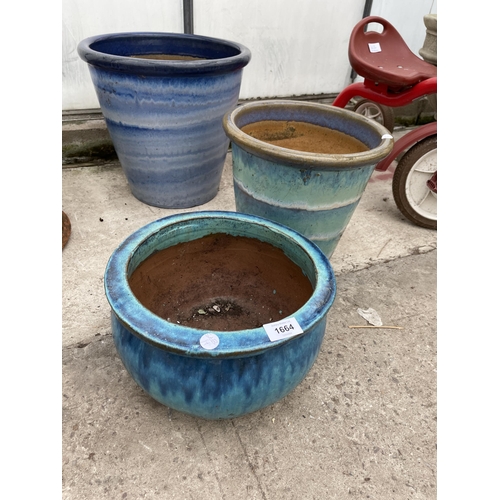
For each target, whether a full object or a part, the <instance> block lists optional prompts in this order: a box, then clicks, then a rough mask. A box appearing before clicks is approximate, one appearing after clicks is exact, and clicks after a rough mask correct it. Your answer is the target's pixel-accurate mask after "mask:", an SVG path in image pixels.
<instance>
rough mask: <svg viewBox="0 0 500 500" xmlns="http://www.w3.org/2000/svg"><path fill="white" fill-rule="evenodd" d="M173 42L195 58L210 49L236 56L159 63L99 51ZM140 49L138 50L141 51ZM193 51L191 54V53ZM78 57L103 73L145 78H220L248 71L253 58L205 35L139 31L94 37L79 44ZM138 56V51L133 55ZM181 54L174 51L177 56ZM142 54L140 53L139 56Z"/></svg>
mask: <svg viewBox="0 0 500 500" xmlns="http://www.w3.org/2000/svg"><path fill="white" fill-rule="evenodd" d="M148 40H149V41H156V42H157V43H158V42H159V41H170V42H175V43H177V44H183V47H185V52H191V54H188V53H184V54H182V55H196V52H197V51H198V54H199V53H200V51H201V50H206V49H210V50H212V52H214V51H217V50H219V51H220V50H226V51H227V50H230V51H231V50H235V51H237V53H236V54H234V55H229V56H227V57H219V58H210V59H209V58H207V59H202V60H182V61H179V60H160V59H141V58H137V57H130V55H123V54H122V55H120V54H113V53H107V52H104V51H101V50H98V48H97V47H96V46H99V45H100V44H101V45H104V44H105V43H106V42H115V43H117V42H120V41H121V42H122V47H121V48H122V50H124V51H125V48H124V45H123V42H125V41H129V42H132V41H134V42H139V43H141V42H142V43H145V42H147V41H148ZM139 48H140V46H138V49H137V50H139ZM189 49H190V50H189ZM77 51H78V55H79V56H80V58H81V59H82V60H83V61H85V62H86V63H87V64H90V65H92V66H96V67H98V68H101V69H105V70H111V71H118V72H124V73H132V74H137V75H144V76H159V77H161V76H174V75H179V76H198V75H202V74H207V73H213V74H219V73H226V72H230V71H236V70H238V69H241V68H243V67H245V66H246V65H247V64H248V63H249V61H250V58H251V52H250V50H249V49H248V48H247V47H245V46H244V45H242V44H240V43H237V42H233V41H230V40H223V39H221V38H214V37H208V36H202V35H191V34H184V33H168V32H158V31H138V32H119V33H107V34H102V35H95V36H91V37H88V38H85V39H84V40H82V41H80V43H79V44H78V47H77ZM131 52H134V53H135V54H137V53H138V52H137V51H131ZM162 52H163V53H165V51H159V52H151V51H143V52H142V53H143V54H152V53H162ZM176 52H179V50H178V49H177V50H175V49H174V50H171V51H170V53H173V54H174V55H175V54H176ZM139 53H141V52H139Z"/></svg>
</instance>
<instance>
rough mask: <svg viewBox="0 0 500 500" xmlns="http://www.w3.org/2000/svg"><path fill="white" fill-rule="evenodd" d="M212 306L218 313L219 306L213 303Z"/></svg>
mask: <svg viewBox="0 0 500 500" xmlns="http://www.w3.org/2000/svg"><path fill="white" fill-rule="evenodd" d="M213 307H214V309H215V310H216V311H217V312H218V313H220V307H219V306H217V305H215V306H213Z"/></svg>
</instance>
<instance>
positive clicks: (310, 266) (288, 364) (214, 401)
mask: <svg viewBox="0 0 500 500" xmlns="http://www.w3.org/2000/svg"><path fill="white" fill-rule="evenodd" d="M220 233H225V234H230V235H233V236H245V237H249V238H256V239H258V240H260V241H264V242H267V243H270V244H272V245H273V246H274V247H276V248H279V249H282V250H283V251H284V253H285V254H286V256H287V257H288V258H289V259H291V260H292V261H293V262H294V263H295V264H297V265H298V266H300V268H301V269H302V271H303V273H304V274H305V275H306V276H307V278H308V279H309V281H310V282H311V285H312V289H313V293H312V295H311V297H310V299H309V300H308V301H307V302H306V303H305V304H304V305H303V306H302V307H300V308H299V309H298V310H297V311H295V313H294V314H293V317H294V318H295V319H296V321H297V323H298V324H299V325H300V326H301V328H302V330H303V333H302V334H300V335H297V336H294V337H290V338H286V339H285V338H281V339H278V340H275V341H271V340H270V337H269V336H268V334H267V333H266V331H265V328H264V327H260V328H254V329H248V330H238V331H228V332H219V331H217V332H215V331H212V332H207V331H205V330H200V329H196V328H189V327H186V326H183V325H179V324H176V323H173V322H169V321H166V320H164V319H162V318H160V317H159V316H156V315H155V314H154V313H152V312H151V311H150V310H149V309H147V308H146V307H144V306H143V305H142V304H141V303H140V302H139V301H138V300H137V299H136V297H135V296H134V294H133V293H132V291H131V289H130V285H129V281H128V278H129V277H130V276H131V274H132V273H133V271H134V270H135V269H136V268H137V266H138V265H139V264H140V263H141V262H143V261H144V260H145V259H147V258H148V256H150V255H151V254H153V253H154V252H156V251H159V250H162V249H164V248H168V247H170V246H172V245H176V244H178V243H184V242H188V241H192V240H196V239H198V238H201V237H203V236H206V235H209V234H220ZM235 258H238V257H237V256H236V257H235ZM104 286H105V291H106V295H107V299H108V301H109V304H110V306H111V311H112V314H111V316H112V321H111V324H112V331H113V337H114V342H115V345H116V349H117V351H118V353H119V355H120V357H121V359H122V361H123V364H124V365H125V367H126V369H127V370H128V372H129V373H130V375H131V376H132V378H133V379H134V380H135V381H136V382H137V384H139V386H140V387H142V388H143V389H144V390H145V391H146V392H147V393H148V394H149V395H151V396H152V397H153V398H154V399H156V400H157V401H159V402H160V403H162V404H164V405H166V406H169V407H171V408H173V409H176V410H178V411H181V412H184V413H187V414H190V415H194V416H198V417H202V418H205V419H223V418H232V417H238V416H241V415H244V414H247V413H249V412H253V411H256V410H259V409H261V408H264V407H265V406H267V405H270V404H272V403H274V402H276V401H278V400H279V399H281V398H283V397H284V396H286V395H287V394H288V393H289V392H290V391H292V390H293V389H294V388H295V387H296V386H297V385H298V384H299V383H300V382H301V381H302V380H303V379H304V377H305V376H306V375H307V373H308V371H309V370H310V368H311V367H312V365H313V363H314V361H315V360H316V357H317V355H318V352H319V350H320V347H321V343H322V340H323V337H324V333H325V326H326V317H327V312H328V311H329V309H330V308H331V306H332V304H333V301H334V299H335V294H336V283H335V277H334V273H333V270H332V268H331V265H330V263H329V261H328V259H327V258H326V257H325V255H324V254H323V253H322V252H321V250H320V249H319V248H318V247H317V246H316V245H315V244H314V243H312V242H311V241H309V240H308V239H306V238H304V237H303V236H302V235H300V234H299V233H297V232H296V231H293V230H291V229H289V228H287V227H285V226H282V225H280V224H276V223H274V222H270V221H267V220H265V219H262V218H260V217H255V216H252V215H246V214H240V213H236V212H203V211H202V212H195V213H189V214H181V215H174V216H170V217H166V218H164V219H160V220H158V221H156V222H153V223H150V224H148V225H146V226H144V227H143V228H141V229H139V230H138V231H137V232H135V233H134V234H132V235H131V236H130V237H129V238H127V239H126V240H125V241H124V242H123V243H122V244H121V245H120V246H119V247H118V248H117V249H116V250H115V251H114V252H113V254H112V256H111V258H110V260H109V262H108V265H107V267H106V271H105V276H104ZM206 334H212V335H216V336H217V338H218V340H219V344H218V346H217V347H216V348H213V349H211V348H209V349H207V348H206V346H205V347H204V346H203V340H202V337H203V336H204V335H206ZM205 338H206V337H205Z"/></svg>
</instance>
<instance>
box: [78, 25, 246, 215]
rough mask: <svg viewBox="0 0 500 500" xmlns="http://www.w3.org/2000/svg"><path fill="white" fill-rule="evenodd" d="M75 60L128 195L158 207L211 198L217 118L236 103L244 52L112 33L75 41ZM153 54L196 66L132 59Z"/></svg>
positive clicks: (220, 155) (216, 169)
mask: <svg viewBox="0 0 500 500" xmlns="http://www.w3.org/2000/svg"><path fill="white" fill-rule="evenodd" d="M78 54H79V55H80V57H81V58H82V59H83V60H84V61H85V62H87V63H88V67H89V70H90V75H91V77H92V81H93V84H94V87H95V90H96V93H97V97H98V99H99V104H100V106H101V110H102V113H103V115H104V118H105V120H106V124H107V127H108V130H109V134H110V136H111V140H112V141H113V145H114V147H115V150H116V153H117V155H118V158H119V160H120V163H121V165H122V167H123V170H124V173H125V176H126V178H127V181H128V183H129V186H130V189H131V191H132V194H133V195H134V196H135V197H136V198H138V199H139V200H141V201H142V202H144V203H146V204H148V205H152V206H157V207H162V208H186V207H193V206H198V205H201V204H203V203H206V202H208V201H210V200H211V199H212V198H214V196H215V195H216V194H217V191H218V189H219V184H220V179H221V175H222V169H223V166H224V159H225V157H226V153H227V148H228V145H229V140H228V139H227V137H226V135H225V134H224V130H223V129H222V117H223V116H224V114H225V113H226V112H228V111H229V110H231V109H233V108H234V107H235V106H236V104H237V102H238V97H239V91H240V85H241V78H242V72H243V68H244V67H245V66H246V65H247V64H248V62H249V60H250V51H249V50H248V49H247V48H246V47H244V46H243V45H240V44H237V43H234V42H230V41H225V40H220V39H216V38H209V37H203V36H197V35H184V34H176V33H115V34H108V35H100V36H94V37H91V38H87V39H85V40H83V41H81V42H80V43H79V45H78ZM158 54H168V55H173V56H176V57H179V56H182V57H184V56H190V57H195V58H197V59H191V60H162V59H144V58H141V57H137V56H144V55H147V56H151V55H158ZM133 56H136V57H133Z"/></svg>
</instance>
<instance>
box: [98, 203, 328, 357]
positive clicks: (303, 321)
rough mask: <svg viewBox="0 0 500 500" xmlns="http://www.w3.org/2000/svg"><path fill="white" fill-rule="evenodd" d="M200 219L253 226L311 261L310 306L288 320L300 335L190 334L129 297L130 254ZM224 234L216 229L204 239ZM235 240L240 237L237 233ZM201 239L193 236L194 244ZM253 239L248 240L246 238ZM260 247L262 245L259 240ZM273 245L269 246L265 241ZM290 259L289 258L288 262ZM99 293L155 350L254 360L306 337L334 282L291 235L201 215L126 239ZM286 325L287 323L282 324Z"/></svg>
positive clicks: (274, 227)
mask: <svg viewBox="0 0 500 500" xmlns="http://www.w3.org/2000/svg"><path fill="white" fill-rule="evenodd" d="M200 219H215V220H216V221H217V220H220V219H224V220H232V221H237V222H239V223H241V224H245V223H250V224H253V225H258V226H260V227H262V229H263V230H264V228H265V230H269V229H270V230H271V231H272V232H273V233H279V234H280V236H281V237H284V238H285V239H287V240H292V241H293V242H294V243H295V244H296V245H298V246H299V247H300V248H301V249H302V251H303V252H304V253H305V254H306V255H307V256H308V257H309V258H310V259H311V261H312V264H313V266H314V273H315V279H316V286H314V287H313V293H312V295H311V297H310V298H309V300H308V301H307V302H306V303H305V304H304V305H303V306H302V307H300V308H299V309H298V310H297V311H295V312H294V313H293V314H292V315H290V316H287V318H291V317H294V318H295V319H296V320H297V322H298V324H299V325H300V326H301V328H302V329H303V331H304V332H305V333H302V334H299V335H297V336H295V337H289V338H287V339H281V340H278V341H275V342H271V341H270V339H269V337H268V335H267V333H266V331H265V329H264V327H263V326H261V327H259V328H252V329H245V330H235V331H227V332H223V331H216V330H213V331H212V330H202V329H197V328H191V327H187V326H183V325H179V324H176V323H171V322H168V321H166V320H164V319H162V318H161V317H159V316H157V315H156V314H154V313H153V312H151V311H150V310H149V309H147V308H146V307H145V306H143V305H142V303H140V302H139V301H138V299H137V298H136V297H135V295H134V294H133V293H132V290H131V288H130V286H129V283H128V267H129V263H130V260H131V259H132V256H133V255H134V253H135V251H136V250H137V249H138V248H139V247H140V246H141V245H142V244H143V243H144V242H145V241H146V240H147V239H148V238H151V237H152V236H154V235H155V234H157V233H159V232H160V231H162V230H165V228H167V227H169V226H170V227H174V226H179V225H182V224H185V223H187V224H188V225H189V223H190V222H193V221H196V220H200ZM220 232H227V233H228V234H232V233H231V232H229V231H227V230H226V231H225V230H222V231H221V230H220V229H217V224H215V225H214V229H213V231H209V232H207V233H206V234H214V233H220ZM234 233H235V234H241V235H242V236H245V235H244V234H243V233H239V232H238V231H237V230H236V229H235V231H234ZM202 236H203V235H200V234H196V237H195V238H194V239H198V238H200V237H202ZM248 237H252V236H248ZM263 241H265V240H263ZM268 242H269V243H271V244H272V242H270V241H268ZM288 258H290V257H288ZM104 289H105V293H106V297H107V299H108V302H109V304H110V306H111V309H112V311H113V313H114V314H115V315H116V317H117V318H118V320H119V321H120V322H121V323H122V325H124V326H125V328H127V329H128V330H129V331H130V332H131V333H133V334H134V335H136V336H137V337H139V338H141V339H142V340H144V341H146V342H148V343H150V344H153V345H154V346H156V347H159V348H160V349H164V350H167V351H169V352H174V353H176V354H180V355H186V356H194V357H203V358H222V357H226V358H227V357H236V356H238V357H241V356H249V355H255V354H258V353H260V352H263V351H265V350H268V349H273V348H275V347H278V346H280V345H283V344H285V343H287V342H290V341H293V339H294V338H299V337H302V336H303V335H305V334H306V333H307V332H308V331H309V330H310V329H311V328H313V327H314V326H315V325H316V324H317V323H318V322H320V321H321V320H322V319H324V317H325V316H326V313H327V312H328V310H329V309H330V307H331V306H332V304H333V302H334V300H335V295H336V280H335V275H334V272H333V269H332V267H331V264H330V262H329V260H328V258H327V257H326V256H325V255H324V254H323V252H322V251H321V250H320V249H319V247H318V246H317V245H316V244H314V243H313V242H312V241H310V240H308V239H307V238H306V237H304V236H302V235H301V234H300V233H298V232H296V231H295V230H293V229H290V228H288V227H286V226H283V225H281V224H278V223H275V222H272V221H269V220H267V219H264V218H261V217H258V216H254V215H250V214H242V213H239V212H224V211H200V212H191V213H184V214H177V215H171V216H167V217H164V218H162V219H158V220H156V221H154V222H151V223H149V224H147V225H145V226H143V227H142V228H140V229H138V230H137V231H135V232H134V233H133V234H131V235H130V236H129V237H128V238H127V239H126V240H124V241H123V242H122V243H121V244H120V245H119V246H118V247H117V248H116V250H115V251H114V252H113V253H112V255H111V257H110V259H109V261H108V264H107V266H106V270H105V273H104ZM283 319H286V318H283ZM207 333H212V334H215V335H217V337H218V338H219V340H220V343H219V345H218V347H217V348H216V349H213V350H207V349H204V348H202V347H201V346H200V338H201V337H202V336H203V335H204V334H207Z"/></svg>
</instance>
